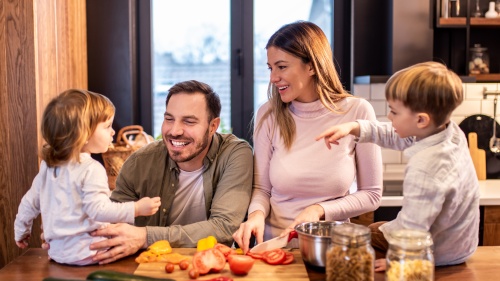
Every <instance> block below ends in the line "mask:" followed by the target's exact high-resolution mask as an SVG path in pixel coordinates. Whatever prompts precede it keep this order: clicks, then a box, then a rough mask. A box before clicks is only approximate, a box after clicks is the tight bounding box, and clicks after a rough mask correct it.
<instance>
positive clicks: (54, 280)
mask: <svg viewBox="0 0 500 281" xmlns="http://www.w3.org/2000/svg"><path fill="white" fill-rule="evenodd" d="M42 281H86V279H85V280H83V279H64V278H60V277H46V278H43V280H42Z"/></svg>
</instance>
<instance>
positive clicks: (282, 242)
mask: <svg viewBox="0 0 500 281" xmlns="http://www.w3.org/2000/svg"><path fill="white" fill-rule="evenodd" d="M293 238H297V232H296V231H292V232H290V233H289V234H288V236H283V237H275V238H273V239H270V240H267V241H264V242H262V243H260V244H258V245H257V246H254V247H253V248H252V249H250V252H251V253H255V254H258V253H262V252H265V251H270V250H274V249H280V248H283V247H285V246H286V244H288V242H290V240H292V239H293Z"/></svg>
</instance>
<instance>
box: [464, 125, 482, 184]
mask: <svg viewBox="0 0 500 281" xmlns="http://www.w3.org/2000/svg"><path fill="white" fill-rule="evenodd" d="M468 138H469V152H470V156H471V158H472V163H474V168H475V169H476V174H477V179H478V180H485V179H486V151H485V150H484V149H479V148H478V147H477V133H474V132H472V133H469V136H468Z"/></svg>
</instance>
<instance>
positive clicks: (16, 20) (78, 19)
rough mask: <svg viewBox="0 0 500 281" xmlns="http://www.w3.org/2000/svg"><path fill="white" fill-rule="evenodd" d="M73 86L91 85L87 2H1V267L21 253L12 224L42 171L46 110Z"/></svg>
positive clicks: (34, 243) (36, 242)
mask: <svg viewBox="0 0 500 281" xmlns="http://www.w3.org/2000/svg"><path fill="white" fill-rule="evenodd" d="M69 87H78V88H84V89H86V88H87V49H86V20H85V0H72V1H66V0H35V1H26V0H9V1H3V0H0V233H1V236H0V268H2V267H3V266H4V265H5V264H7V263H9V262H10V261H12V260H13V259H14V258H15V257H17V256H18V255H19V254H20V253H21V252H22V251H21V250H19V249H18V248H17V246H16V245H15V241H14V237H13V232H14V230H13V229H14V227H13V223H14V219H15V215H16V214H17V208H18V205H19V202H20V201H21V198H22V196H23V195H24V194H25V193H26V191H27V190H28V189H29V188H30V186H31V182H32V180H33V178H34V177H35V175H36V173H37V172H38V165H39V158H38V151H39V147H40V145H41V144H42V139H41V137H40V135H39V127H40V118H41V115H42V112H43V109H44V108H45V105H46V104H47V103H48V101H49V100H50V99H51V98H52V97H54V96H56V95H57V94H58V93H59V92H61V91H63V90H64V89H66V88H69ZM39 225H40V219H38V220H37V221H36V222H35V224H34V226H33V232H32V238H31V240H30V246H31V247H39V246H40V229H39Z"/></svg>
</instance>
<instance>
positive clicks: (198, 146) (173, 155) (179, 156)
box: [168, 128, 209, 163]
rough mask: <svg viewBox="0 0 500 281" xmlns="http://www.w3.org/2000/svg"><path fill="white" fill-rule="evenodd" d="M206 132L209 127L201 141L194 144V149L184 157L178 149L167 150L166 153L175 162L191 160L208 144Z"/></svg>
mask: <svg viewBox="0 0 500 281" xmlns="http://www.w3.org/2000/svg"><path fill="white" fill-rule="evenodd" d="M208 132H209V129H208V128H207V130H206V132H205V135H204V136H203V138H202V139H201V142H200V143H198V144H196V146H195V148H194V149H195V151H194V152H193V153H191V154H189V155H187V156H185V157H182V152H178V151H173V152H172V151H170V150H169V151H168V154H169V155H170V158H172V160H174V161H175V162H177V163H183V162H188V161H191V160H193V159H194V158H195V157H196V156H198V155H200V153H201V152H202V151H203V150H204V149H205V148H206V147H207V146H208Z"/></svg>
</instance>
